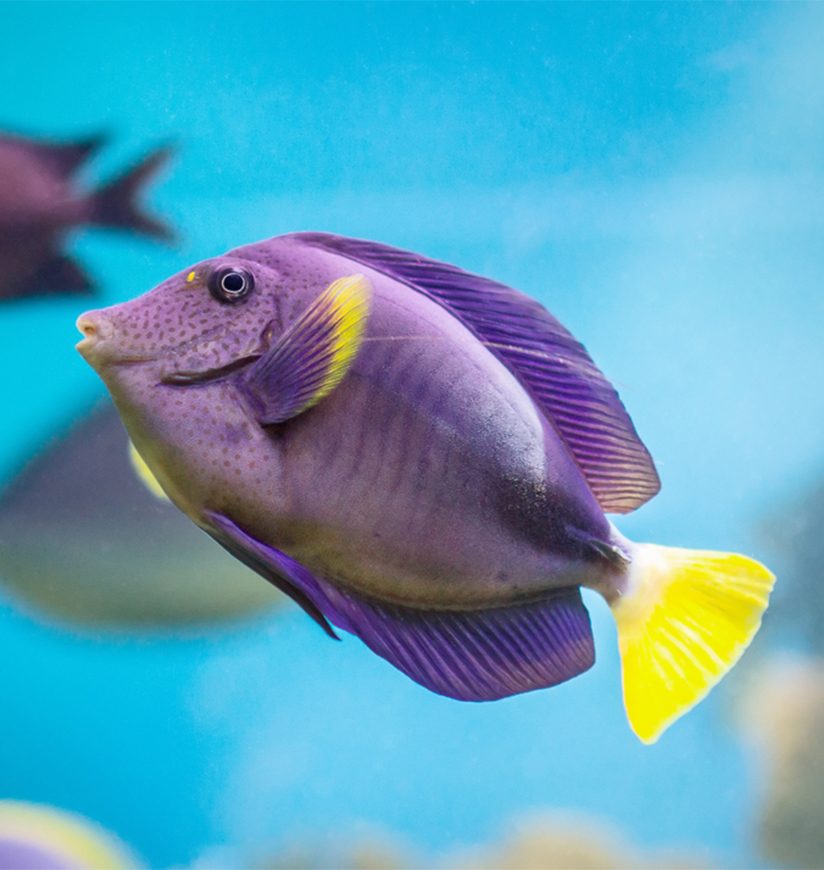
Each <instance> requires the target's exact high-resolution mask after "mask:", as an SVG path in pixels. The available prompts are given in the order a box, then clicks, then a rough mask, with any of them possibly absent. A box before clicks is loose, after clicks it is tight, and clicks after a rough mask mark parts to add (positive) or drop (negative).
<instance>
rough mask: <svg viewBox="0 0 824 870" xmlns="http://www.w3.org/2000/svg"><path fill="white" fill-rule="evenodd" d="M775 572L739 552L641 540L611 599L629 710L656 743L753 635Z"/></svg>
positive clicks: (644, 737) (638, 728) (638, 729)
mask: <svg viewBox="0 0 824 870" xmlns="http://www.w3.org/2000/svg"><path fill="white" fill-rule="evenodd" d="M774 582H775V577H774V576H773V574H772V573H771V572H770V571H769V570H768V569H767V568H765V567H764V566H763V565H762V564H760V563H759V562H756V561H755V560H754V559H750V558H748V557H747V556H741V555H738V554H736V553H719V552H715V551H712V550H685V549H679V548H675V547H660V546H657V545H655V544H636V545H634V550H633V560H632V565H631V567H630V573H629V584H628V589H627V592H626V593H625V594H624V595H623V596H622V597H621V598H620V599H618V600H617V601H616V602H613V604H612V611H613V615H614V617H615V622H616V624H617V627H618V647H619V650H620V653H621V671H622V682H623V691H624V707H625V709H626V713H627V718H628V720H629V723H630V726H631V727H632V730H633V731H634V732H635V734H636V735H637V736H638V737H639V738H640V740H641V741H643V742H644V743H654V742H655V741H656V740H657V739H658V738H659V737H660V736H661V734H662V733H663V732H664V731H665V730H666V729H667V728H668V727H669V726H670V725H671V724H672V723H673V722H675V720H676V719H678V718H680V717H681V716H683V715H684V713H686V712H687V711H688V710H690V709H691V708H692V707H694V706H695V705H696V704H697V703H698V702H699V701H700V700H701V699H702V698H703V697H704V696H705V695H706V694H707V693H708V692H709V691H710V689H711V688H712V687H713V686H714V685H715V684H716V683H718V682H719V680H721V678H722V677H723V676H724V675H725V674H726V673H727V672H728V671H729V670H730V668H732V666H733V665H734V664H735V663H736V662H737V661H738V659H739V658H740V657H741V655H742V653H743V652H744V650H745V649H746V648H747V646H748V645H749V643H750V641H751V640H752V639H753V637H755V634H756V632H757V631H758V628H759V626H760V625H761V617H762V615H763V613H764V611H765V610H766V608H767V604H768V602H769V596H770V592H771V591H772V588H773V584H774Z"/></svg>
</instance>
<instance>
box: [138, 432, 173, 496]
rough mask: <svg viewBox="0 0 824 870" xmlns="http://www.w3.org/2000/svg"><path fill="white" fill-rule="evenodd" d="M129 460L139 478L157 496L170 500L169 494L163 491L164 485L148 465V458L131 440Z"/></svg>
mask: <svg viewBox="0 0 824 870" xmlns="http://www.w3.org/2000/svg"><path fill="white" fill-rule="evenodd" d="M129 461H130V462H131V463H132V468H133V469H134V473H135V474H136V475H137V477H138V480H140V482H141V483H142V484H143V485H144V486H145V487H146V489H148V490H149V492H150V493H151V494H152V495H153V496H154V497H155V498H161V499H164V500H166V501H168V499H169V496H168V495H166V493H165V492H164V491H163V487H162V486H161V485H160V483H159V482H158V480H157V478H156V477H155V476H154V474H152V471H151V469H150V468H149V466H148V465H146V460H145V459H144V458H143V457H142V456H141V455H140V454H139V453H138V452H137V447H135V446H134V444H133V443H132V442H131V441H129Z"/></svg>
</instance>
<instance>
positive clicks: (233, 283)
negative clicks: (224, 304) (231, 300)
mask: <svg viewBox="0 0 824 870" xmlns="http://www.w3.org/2000/svg"><path fill="white" fill-rule="evenodd" d="M221 284H222V285H223V289H224V290H225V291H226V292H227V293H240V292H242V291H243V289H244V288H245V287H246V279H245V278H244V277H243V275H241V274H240V272H229V274H228V275H224V276H223V280H222V281H221Z"/></svg>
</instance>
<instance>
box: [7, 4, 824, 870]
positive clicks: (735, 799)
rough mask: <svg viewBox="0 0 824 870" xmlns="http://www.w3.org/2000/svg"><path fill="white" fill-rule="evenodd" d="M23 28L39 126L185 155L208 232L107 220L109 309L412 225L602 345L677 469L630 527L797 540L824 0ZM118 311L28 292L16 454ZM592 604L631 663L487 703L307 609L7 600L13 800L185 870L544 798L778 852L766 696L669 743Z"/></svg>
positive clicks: (130, 12) (723, 696) (46, 132)
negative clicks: (752, 737) (188, 628)
mask: <svg viewBox="0 0 824 870" xmlns="http://www.w3.org/2000/svg"><path fill="white" fill-rule="evenodd" d="M0 27H1V28H2V32H3V34H4V49H3V52H2V53H0V81H2V82H3V83H5V87H4V88H3V93H4V96H3V99H2V103H0V107H2V113H1V117H0V121H2V124H3V125H4V126H5V127H7V128H10V129H17V130H20V131H22V132H27V133H30V134H36V135H42V136H56V135H60V136H66V137H70V136H71V135H74V134H81V135H82V134H87V133H89V132H94V131H97V130H104V131H108V132H109V133H110V134H111V137H112V143H111V147H110V148H109V149H108V150H107V152H106V154H105V157H104V158H103V159H102V160H101V161H100V163H99V164H97V165H96V166H95V167H94V168H93V169H92V171H91V172H90V173H89V175H88V181H89V183H93V182H94V181H95V180H97V179H99V178H100V177H102V176H104V175H105V174H107V173H110V172H113V171H116V170H117V169H119V168H121V167H122V166H123V165H124V164H125V163H127V162H128V161H129V160H131V159H135V158H136V157H137V156H139V155H140V153H141V152H142V151H144V150H146V149H148V148H150V147H152V146H153V145H155V144H158V143H162V142H167V141H172V142H174V143H176V145H177V147H178V149H179V156H178V158H177V160H176V162H175V164H174V166H173V168H172V169H171V171H170V173H169V175H168V178H167V179H166V180H164V181H163V183H162V184H160V185H158V186H157V187H156V189H155V190H154V191H153V193H152V203H153V207H154V208H155V209H156V211H157V212H159V213H160V214H162V215H164V216H166V217H167V218H168V219H169V220H171V221H172V222H173V223H174V224H175V225H176V226H178V227H179V228H180V230H181V233H182V242H181V244H180V245H179V246H178V247H177V248H174V249H169V248H163V247H160V246H157V245H154V244H152V243H148V242H142V241H139V240H135V239H132V238H129V237H123V236H116V235H113V234H106V233H103V232H99V231H98V232H94V233H91V232H90V233H84V234H82V235H81V236H78V237H77V239H76V240H75V241H74V242H73V243H72V250H73V251H74V253H75V254H76V255H77V256H78V257H79V258H80V259H82V260H83V262H84V263H85V264H86V267H87V268H88V270H89V271H90V272H92V273H93V274H94V275H95V276H96V277H97V278H98V279H99V281H100V283H101V287H102V290H101V299H102V301H103V302H105V303H110V302H115V301H118V300H122V299H125V298H128V297H130V296H133V295H135V294H137V293H139V292H142V291H143V290H145V289H147V288H149V287H150V286H152V285H153V284H154V283H156V282H158V281H159V280H161V279H163V278H164V277H166V276H167V275H168V274H169V273H171V272H172V271H176V270H178V269H179V268H181V267H182V266H184V265H186V264H188V263H192V262H196V261H197V260H198V259H201V258H203V257H206V256H210V255H213V254H215V253H218V252H220V251H223V250H225V249H227V248H229V247H233V246H235V245H239V244H244V243H247V242H250V241H253V240H255V239H258V238H263V237H267V236H270V235H276V234H279V233H282V232H287V231H291V230H298V229H323V230H330V231H334V232H339V233H343V234H346V235H353V236H363V237H370V238H376V239H379V240H382V241H386V242H389V243H392V244H396V245H399V246H402V247H408V248H412V249H416V250H421V251H424V252H426V253H428V254H429V255H431V256H435V257H439V258H442V259H447V260H450V261H453V262H457V263H459V264H461V265H462V266H464V267H466V268H469V269H471V270H473V271H478V272H482V273H486V274H489V275H491V276H494V277H496V278H498V279H501V280H505V281H507V282H509V283H511V284H514V285H515V286H518V287H520V288H522V289H524V290H525V291H527V292H529V293H531V294H532V295H534V296H536V297H538V298H540V299H541V300H542V301H543V302H544V303H545V304H546V305H547V306H549V307H550V308H551V309H552V310H553V312H554V313H555V314H556V315H557V316H558V317H560V318H561V319H562V320H563V321H564V322H565V323H566V324H567V325H568V326H569V327H570V328H571V329H572V330H573V331H574V332H575V333H576V335H577V336H578V337H580V338H581V339H582V340H583V341H585V343H586V344H587V346H588V347H589V348H590V350H591V351H592V353H593V356H594V357H595V359H596V360H597V361H598V362H599V364H600V365H601V366H602V368H603V369H604V370H605V371H606V372H607V373H608V374H609V375H610V377H611V378H612V379H613V380H614V382H615V383H616V384H617V385H618V387H619V389H620V391H621V394H622V397H623V398H624V400H625V403H626V405H627V407H628V408H629V409H630V411H631V413H632V415H633V419H634V420H635V423H636V425H637V428H638V430H639V431H640V433H641V434H642V435H643V437H644V439H645V441H646V443H647V444H648V446H649V447H650V449H651V451H652V453H653V455H654V456H655V458H656V461H657V464H658V467H659V470H660V472H661V476H662V478H663V482H664V488H663V491H662V493H661V494H660V496H659V497H658V498H656V499H655V501H654V502H653V503H651V504H650V505H648V506H646V507H645V508H644V509H643V510H641V511H639V512H638V513H637V514H635V515H632V516H630V517H627V518H624V519H622V520H621V521H620V523H619V525H620V528H621V529H622V530H623V531H625V532H626V533H627V534H628V535H630V536H631V537H634V538H636V539H641V540H654V541H657V542H660V543H669V544H681V545H685V546H705V547H717V548H722V549H742V550H745V551H747V552H750V553H752V554H753V555H756V556H759V555H760V556H762V557H764V556H765V555H766V554H764V553H763V552H760V550H759V547H760V542H759V541H758V540H757V539H755V538H754V535H753V533H752V529H753V527H754V525H755V523H756V522H758V521H759V520H761V518H762V517H763V516H764V515H765V514H767V513H769V512H771V510H772V509H773V508H774V506H775V505H776V504H777V503H780V502H781V501H782V500H783V499H785V498H786V497H787V496H788V494H791V493H792V492H794V491H795V489H796V488H797V487H799V486H801V485H802V484H803V483H804V482H805V481H807V480H808V479H809V478H810V477H811V476H814V475H816V474H820V473H821V471H822V469H824V448H822V438H821V434H822V431H824V390H822V389H820V377H821V373H822V371H824V342H822V340H821V337H822V335H824V294H822V292H821V288H822V286H823V285H824V257H822V253H821V251H822V247H821V239H822V230H824V198H823V197H822V195H821V192H822V189H823V188H822V176H823V175H824V54H822V52H821V51H820V46H821V44H822V39H824V7H822V6H821V5H814V4H813V5H805V4H792V5H790V4H775V5H758V4H729V5H716V4H683V5H679V4H664V5H655V4H638V5H624V4H610V5H595V4H592V5H577V4H563V5H552V6H545V5H539V4H525V5H514V4H512V5H510V4H506V5H497V4H479V5H452V4H437V5H406V4H376V5H358V4H343V5H325V4H306V5H258V4H231V5H224V4H218V3H215V4H202V5H201V4H198V5H194V4H180V5H167V4H160V3H152V4H145V5H132V4H128V3H118V4H108V5H102V4H101V5H83V4H65V5H59V4H57V5H41V4H31V5H28V4H13V3H7V4H3V6H2V7H1V8H0ZM83 307H84V306H83V304H82V303H78V302H77V301H71V300H67V301H58V302H54V301H48V302H31V303H26V304H21V305H17V306H14V307H6V308H4V309H3V310H2V311H0V318H2V323H3V327H4V329H3V345H2V348H1V349H0V354H2V359H3V368H4V371H5V373H6V374H5V377H4V379H3V399H4V407H5V409H6V410H5V413H4V415H3V421H4V425H3V434H2V436H0V478H2V477H7V476H8V475H9V474H11V473H12V472H13V471H14V470H15V469H16V467H17V466H18V464H19V462H20V461H21V460H22V459H23V458H25V457H26V456H27V455H29V454H30V453H31V452H32V450H34V449H35V447H36V445H37V444H38V443H41V442H42V440H43V439H44V438H47V437H48V436H49V433H50V432H52V431H53V429H54V427H55V426H57V425H58V424H62V422H63V421H64V420H65V419H66V418H67V417H69V416H71V415H72V414H76V413H80V412H81V411H82V410H83V409H84V408H86V407H87V405H88V403H89V401H90V400H91V399H92V398H94V397H95V396H97V395H99V394H101V393H102V387H101V385H100V383H99V382H98V380H97V378H96V376H95V375H94V374H93V372H92V371H91V370H90V369H89V368H88V367H87V366H86V365H85V364H84V363H83V361H82V360H81V359H80V358H79V356H78V355H77V354H76V353H75V351H74V350H73V344H74V341H75V338H76V336H75V332H74V326H73V321H74V318H75V317H76V315H77V314H78V313H79V312H80V310H82V308H83ZM67 509H69V508H68V506H67ZM136 534H139V530H136ZM587 601H588V603H589V604H590V605H591V610H592V612H593V620H594V626H595V634H596V641H597V653H598V664H597V666H596V667H595V668H594V669H593V670H592V671H590V672H589V673H587V674H586V675H584V676H582V677H581V678H579V679H576V680H574V681H573V682H571V683H568V684H566V685H564V686H561V687H559V688H557V689H554V690H552V691H547V692H540V693H535V694H532V695H529V696H523V697H519V698H513V699H509V700H507V701H503V702H499V703H496V704H488V705H461V704H459V703H457V702H452V701H449V700H446V699H443V698H440V697H436V696H434V695H431V694H428V693H427V692H426V691H425V690H423V689H421V688H420V687H418V686H416V685H414V684H412V683H411V682H409V681H407V680H406V679H405V678H403V677H402V676H401V675H400V674H399V673H397V672H396V671H394V670H393V669H392V668H391V667H390V666H388V665H387V664H386V663H384V662H383V661H382V660H380V659H378V658H376V657H374V656H372V655H371V654H370V653H368V651H366V650H365V648H364V647H363V646H362V645H361V644H360V643H359V642H358V641H356V640H355V639H353V638H348V637H347V638H346V640H345V641H344V642H343V643H342V644H333V643H330V642H329V641H328V640H327V639H326V638H325V637H324V636H323V635H322V634H321V633H320V632H319V631H318V630H317V629H316V627H315V626H313V625H312V624H311V622H310V621H309V620H308V619H307V618H306V617H305V616H303V615H302V614H301V613H298V612H297V611H291V610H290V611H285V612H283V613H281V614H278V615H274V616H271V617H268V618H262V619H258V620H256V621H251V622H246V623H242V624H233V625H230V626H228V627H224V628H222V629H220V630H217V631H215V632H214V633H205V634H203V633H199V634H198V635H197V636H196V637H187V636H185V635H184V636H165V635H156V634H144V635H141V636H115V637H112V636H106V635H100V636H90V635H89V634H88V633H86V634H79V633H76V632H74V631H72V630H71V629H68V628H65V627H58V626H53V625H50V624H48V623H47V622H38V621H36V620H33V619H32V618H31V617H29V616H26V615H23V614H20V613H18V612H17V611H16V610H15V608H14V607H13V606H12V605H11V603H3V602H2V601H0V661H2V662H3V663H4V665H3V667H2V669H0V697H2V705H0V796H8V797H14V798H18V799H26V800H34V801H38V802H44V803H50V804H54V805H56V806H60V807H63V808H66V809H72V810H75V811H77V812H80V813H82V814H84V815H86V816H88V817H89V818H92V819H95V820H97V821H99V822H101V823H102V824H103V825H105V826H106V827H108V828H110V829H111V830H113V831H115V832H117V833H118V834H119V835H120V836H121V837H122V838H123V839H124V840H125V841H127V842H128V843H130V844H131V845H132V846H133V847H134V849H135V850H136V851H137V852H138V853H139V854H140V855H141V856H142V857H143V859H144V860H145V861H147V862H148V863H150V864H152V865H158V866H163V865H169V864H173V863H176V864H182V863H185V862H188V861H191V860H193V859H195V858H196V857H197V856H198V855H200V854H202V853H203V852H204V851H206V850H207V849H209V848H211V847H215V846H220V845H223V846H230V847H237V848H240V849H243V848H247V849H256V848H262V847H264V846H266V845H267V844H269V845H273V846H277V845H278V844H284V843H294V842H301V841H309V842H315V841H317V840H318V839H322V838H324V837H333V836H340V835H343V836H345V835H347V833H348V832H351V831H353V830H361V829H363V828H364V827H366V828H369V829H374V828H377V829H386V830H388V831H390V832H394V833H397V834H399V835H401V836H402V837H403V838H404V839H406V840H408V841H409V842H412V843H414V844H416V845H417V846H418V847H419V848H420V849H421V850H422V851H424V852H427V851H429V852H435V851H437V850H439V849H443V848H447V847H452V846H455V845H461V844H471V843H476V842H479V841H488V840H492V839H494V838H495V837H497V836H498V835H499V834H500V832H501V831H502V830H504V829H505V827H506V826H507V825H508V824H509V822H511V820H513V819H514V818H516V817H518V816H519V815H520V814H522V813H523V812H525V811H528V810H532V809H541V808H549V809H553V808H554V809H561V810H578V811H581V812H584V813H587V814H590V815H592V816H595V817H597V818H602V819H605V820H608V821H610V822H612V823H613V824H615V825H617V826H618V827H619V828H620V829H622V830H623V831H624V832H625V833H626V835H627V837H628V838H629V839H630V840H632V841H634V842H636V843H637V844H638V845H639V846H641V847H662V848H669V847H676V846H679V845H683V846H687V847H696V846H697V847H704V848H705V849H707V850H709V851H710V852H711V853H712V854H713V855H715V856H716V859H717V860H718V861H720V862H726V863H731V864H735V863H737V864H742V865H743V864H746V863H748V862H752V861H753V860H754V853H753V848H754V847H753V845H752V840H751V835H752V831H751V820H752V814H753V808H754V801H755V800H756V796H757V783H756V776H757V766H756V765H754V764H753V760H752V758H751V757H750V756H749V755H748V754H747V752H746V750H745V747H744V745H743V743H742V741H741V739H740V736H739V735H738V733H737V731H736V729H735V727H734V726H733V724H732V720H733V716H732V715H731V707H732V705H733V700H732V695H731V692H730V690H727V689H724V688H721V689H719V690H718V691H717V692H715V693H714V694H713V696H712V697H711V698H710V699H709V700H708V701H707V702H706V703H705V704H703V705H702V706H701V707H700V708H698V709H697V710H696V711H694V712H693V713H692V714H690V715H689V716H688V717H686V718H685V719H684V720H683V721H681V722H680V723H679V724H678V725H676V726H675V727H674V728H673V729H672V730H671V731H670V732H669V733H668V734H667V735H666V737H665V738H664V739H663V740H662V741H661V743H660V744H658V745H657V746H655V747H653V748H643V747H641V746H640V745H639V744H637V742H636V741H635V738H634V737H633V736H632V735H631V733H630V732H629V730H628V728H627V726H626V723H625V721H624V719H623V713H622V709H621V702H620V686H619V670H618V660H617V653H616V651H615V636H614V630H613V628H612V624H611V619H610V616H609V614H608V612H607V609H606V607H605V606H604V605H603V604H602V603H601V602H600V600H598V599H596V598H595V597H594V596H592V597H589V598H588V599H587Z"/></svg>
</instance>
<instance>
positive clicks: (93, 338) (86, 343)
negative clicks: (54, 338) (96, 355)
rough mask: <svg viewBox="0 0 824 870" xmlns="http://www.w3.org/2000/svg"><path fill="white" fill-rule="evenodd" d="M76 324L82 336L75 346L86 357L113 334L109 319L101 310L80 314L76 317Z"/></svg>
mask: <svg viewBox="0 0 824 870" xmlns="http://www.w3.org/2000/svg"><path fill="white" fill-rule="evenodd" d="M76 326H77V328H78V330H80V332H81V333H82V334H83V338H82V339H81V340H80V341H78V342H77V344H76V345H75V347H76V348H77V349H78V350H79V351H80V353H81V354H82V355H83V356H84V357H86V358H87V359H88V358H89V355H90V354H91V353H92V352H93V351H98V350H99V345H101V344H102V343H104V342H105V341H106V340H107V339H109V338H111V337H112V335H113V334H114V327H113V325H112V322H111V320H109V318H108V317H107V316H106V315H105V314H104V313H103V312H102V311H87V312H85V314H81V315H80V317H78V318H77V322H76Z"/></svg>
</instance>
